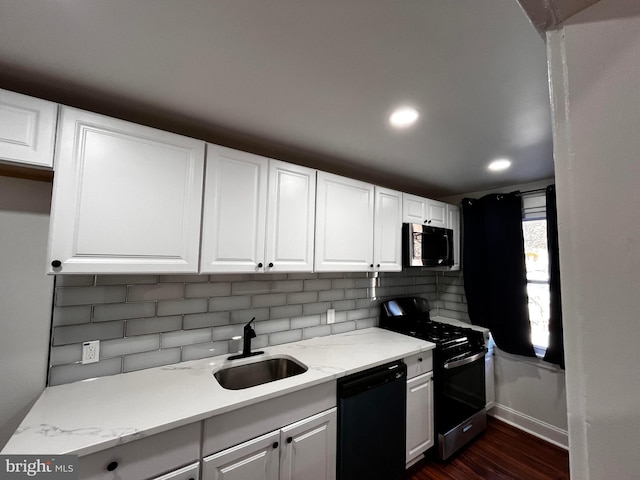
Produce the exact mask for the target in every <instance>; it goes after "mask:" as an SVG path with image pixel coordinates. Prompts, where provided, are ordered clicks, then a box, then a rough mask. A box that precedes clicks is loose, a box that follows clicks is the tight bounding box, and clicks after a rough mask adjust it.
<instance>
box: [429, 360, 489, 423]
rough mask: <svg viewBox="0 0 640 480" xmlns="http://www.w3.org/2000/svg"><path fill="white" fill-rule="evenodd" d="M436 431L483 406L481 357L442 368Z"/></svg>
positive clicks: (483, 390) (484, 401)
mask: <svg viewBox="0 0 640 480" xmlns="http://www.w3.org/2000/svg"><path fill="white" fill-rule="evenodd" d="M436 402H437V405H436V408H437V412H438V415H437V418H436V422H437V423H438V431H439V432H440V433H446V432H448V431H449V430H451V429H452V428H454V427H456V426H457V425H459V424H460V423H462V422H464V421H465V420H466V419H467V418H469V417H470V416H472V415H474V414H476V413H478V412H479V411H480V410H482V409H483V408H484V407H485V404H486V400H485V378H484V356H482V357H481V358H479V359H477V360H476V361H474V362H471V363H468V364H466V365H461V366H458V367H454V368H450V369H445V368H442V373H441V385H440V392H439V395H437V396H436Z"/></svg>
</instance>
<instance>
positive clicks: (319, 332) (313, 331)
mask: <svg viewBox="0 0 640 480" xmlns="http://www.w3.org/2000/svg"><path fill="white" fill-rule="evenodd" d="M327 335H331V325H318V326H315V327H308V328H305V329H304V330H303V331H302V338H303V339H305V340H306V339H307V338H315V337H326V336H327Z"/></svg>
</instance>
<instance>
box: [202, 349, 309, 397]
mask: <svg viewBox="0 0 640 480" xmlns="http://www.w3.org/2000/svg"><path fill="white" fill-rule="evenodd" d="M306 371H307V367H306V366H304V365H303V364H301V363H300V362H298V361H296V360H294V359H292V358H289V357H275V358H274V357H271V358H267V359H265V360H261V361H259V362H253V363H247V364H244V365H237V366H235V367H226V368H223V369H221V370H218V371H217V372H215V373H214V374H213V376H214V377H215V378H216V380H217V381H218V383H219V384H220V386H221V387H222V388H226V389H227V390H242V389H243V388H249V387H255V386H256V385H262V384H263V383H269V382H274V381H276V380H281V379H283V378H288V377H293V376H295V375H300V374H301V373H304V372H306Z"/></svg>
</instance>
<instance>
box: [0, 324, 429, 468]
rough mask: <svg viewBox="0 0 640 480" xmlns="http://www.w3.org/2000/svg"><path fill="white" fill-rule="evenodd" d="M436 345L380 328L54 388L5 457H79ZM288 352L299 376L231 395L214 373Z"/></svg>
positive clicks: (9, 445)
mask: <svg viewBox="0 0 640 480" xmlns="http://www.w3.org/2000/svg"><path fill="white" fill-rule="evenodd" d="M434 347H435V345H434V344H433V343H430V342H426V341H423V340H419V339H416V338H413V337H409V336H406V335H401V334H398V333H394V332H390V331H388V330H383V329H380V328H367V329H364V330H356V331H353V332H347V333H342V334H338V335H332V336H327V337H318V338H313V339H309V340H303V341H300V342H294V343H288V344H284V345H278V346H273V347H266V348H264V349H263V350H264V351H265V354H264V355H260V356H257V357H252V358H250V359H242V360H235V361H232V362H229V361H228V360H227V357H228V356H229V355H228V354H227V355H223V356H217V357H211V358H205V359H201V360H193V361H189V362H183V363H178V364H174V365H167V366H164V367H156V368H151V369H147V370H141V371H138V372H131V373H124V374H119V375H113V376H109V377H101V378H96V379H91V380H84V381H80V382H74V383H70V384H66V385H58V386H55V387H48V388H46V389H45V390H44V392H43V393H42V395H41V396H40V398H39V399H38V401H37V402H36V403H35V405H34V406H33V407H32V409H31V410H30V412H29V413H28V414H27V416H26V417H25V419H24V420H23V422H22V423H21V425H20V427H19V428H18V430H16V432H15V433H14V435H13V436H12V437H11V438H10V439H9V442H8V443H7V444H6V446H5V447H4V449H3V450H2V453H3V454H23V455H26V454H76V455H80V456H84V455H88V454H91V453H95V452H98V451H100V450H104V449H106V448H110V447H113V446H116V445H120V444H123V443H127V442H130V441H133V440H137V439H139V438H143V437H146V436H149V435H153V434H156V433H160V432H164V431H167V430H170V429H172V428H176V427H180V426H183V425H187V424H189V423H193V422H198V421H200V420H204V419H206V418H209V417H211V416H214V415H219V414H221V413H224V412H228V411H231V410H235V409H238V408H241V407H244V406H247V405H251V404H255V403H258V402H261V401H264V400H268V399H270V398H274V397H278V396H281V395H284V394H287V393H291V392H294V391H296V390H301V389H304V388H307V387H311V386H313V385H317V384H320V383H324V382H328V381H334V380H336V379H337V378H340V377H343V376H345V375H349V374H352V373H356V372H359V371H362V370H366V369H368V368H371V367H375V366H377V365H381V364H384V363H387V362H391V361H394V360H398V359H401V358H405V357H408V356H410V355H413V354H416V353H419V352H424V351H428V350H431V349H433V348H434ZM274 355H277V356H281V355H287V356H290V357H293V358H295V359H297V360H298V361H300V362H302V363H303V364H304V365H306V366H307V367H308V370H307V371H306V372H305V373H303V374H300V375H297V376H294V377H290V378H286V379H282V380H278V381H275V382H271V383H267V384H263V385H258V386H255V387H251V388H247V389H243V390H225V389H223V388H222V387H221V386H220V385H219V384H218V382H217V381H216V380H215V379H214V377H213V372H214V371H215V370H218V369H220V368H221V367H223V366H227V365H231V364H233V365H236V364H237V365H240V364H243V363H251V362H254V361H256V360H259V359H262V358H265V357H270V356H274Z"/></svg>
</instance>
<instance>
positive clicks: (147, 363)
mask: <svg viewBox="0 0 640 480" xmlns="http://www.w3.org/2000/svg"><path fill="white" fill-rule="evenodd" d="M179 361H180V349H179V348H170V349H168V350H156V351H155V352H145V353H134V354H133V355H127V356H126V357H124V359H123V365H122V371H123V372H134V371H136V370H144V369H145V368H153V367H161V366H163V365H170V364H172V363H178V362H179Z"/></svg>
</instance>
